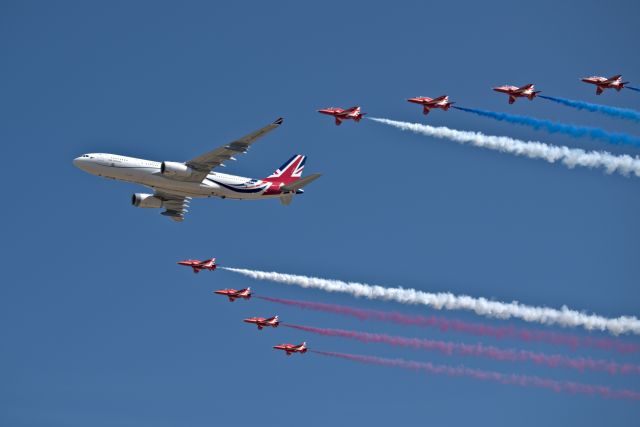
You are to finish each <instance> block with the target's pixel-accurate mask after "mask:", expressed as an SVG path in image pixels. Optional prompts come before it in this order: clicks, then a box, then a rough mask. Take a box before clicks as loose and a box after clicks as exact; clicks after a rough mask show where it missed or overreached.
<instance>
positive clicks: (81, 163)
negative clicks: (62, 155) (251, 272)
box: [73, 155, 89, 170]
mask: <svg viewBox="0 0 640 427" xmlns="http://www.w3.org/2000/svg"><path fill="white" fill-rule="evenodd" d="M88 163H89V162H88V159H87V156H86V155H82V156H80V157H76V158H75V159H73V165H74V166H75V167H77V168H78V169H82V170H86V169H87V166H89V164H88Z"/></svg>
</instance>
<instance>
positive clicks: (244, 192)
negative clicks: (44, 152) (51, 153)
mask: <svg viewBox="0 0 640 427" xmlns="http://www.w3.org/2000/svg"><path fill="white" fill-rule="evenodd" d="M282 121H283V119H282V118H279V119H277V120H276V121H274V122H273V123H271V124H270V125H267V126H265V127H263V128H262V129H259V130H257V131H255V132H253V133H250V134H249V135H246V136H244V137H242V138H240V139H238V140H236V141H233V142H230V143H228V144H225V145H223V146H221V147H219V148H216V149H215V150H212V151H210V152H208V153H205V154H203V155H201V156H198V157H195V158H193V159H191V160H189V161H187V162H184V163H180V162H169V161H164V162H155V161H151V160H144V159H136V158H133V157H126V156H120V155H116V154H108V153H89V154H83V155H82V156H80V157H78V158H76V159H74V160H73V164H74V165H76V166H77V167H78V168H80V169H82V170H84V171H85V172H88V173H91V174H93V175H98V176H102V177H105V178H112V179H116V180H120V181H127V182H133V183H136V184H142V185H144V186H146V187H149V188H151V189H153V190H154V193H153V194H147V193H135V194H133V196H132V197H131V204H132V205H133V206H135V207H138V208H164V209H165V210H164V211H163V212H161V214H162V215H164V216H167V217H169V218H171V219H172V220H174V221H178V222H180V221H183V220H184V216H185V214H186V213H187V208H188V207H189V203H190V201H191V199H192V198H193V197H199V198H205V197H220V198H222V199H225V198H229V199H242V200H247V199H248V200H258V199H272V198H277V199H280V202H281V203H282V204H284V205H288V204H290V203H291V201H292V200H293V197H294V195H297V194H302V193H304V190H303V189H302V188H303V187H305V186H306V185H308V184H310V183H311V182H313V181H315V180H316V179H318V178H319V177H320V174H313V175H309V176H307V177H305V178H302V170H303V168H304V164H305V161H306V156H303V155H301V154H297V155H295V156H293V157H291V158H290V159H289V160H287V161H286V162H285V163H284V164H283V165H282V166H281V167H280V168H278V169H276V171H275V172H274V173H272V174H271V175H269V176H268V177H266V178H262V179H252V178H244V177H241V176H235V175H228V174H224V173H220V172H213V171H212V169H214V168H217V167H223V166H225V165H224V162H225V161H227V160H236V159H235V158H234V157H233V156H234V155H237V154H241V153H246V152H247V150H248V149H249V147H250V146H251V144H253V143H254V142H255V141H256V140H257V139H258V138H260V137H262V136H264V135H266V134H267V133H269V132H271V131H272V130H274V129H276V128H277V127H279V126H280V125H281V124H282Z"/></svg>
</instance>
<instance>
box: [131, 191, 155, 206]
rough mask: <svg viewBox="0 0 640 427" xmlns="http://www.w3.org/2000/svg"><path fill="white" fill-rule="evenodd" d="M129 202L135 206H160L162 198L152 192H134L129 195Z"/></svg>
mask: <svg viewBox="0 0 640 427" xmlns="http://www.w3.org/2000/svg"><path fill="white" fill-rule="evenodd" d="M131 204H132V205H133V206H135V207H137V208H161V207H162V200H161V199H160V198H158V197H156V196H154V195H153V194H146V193H135V194H134V195H133V196H131Z"/></svg>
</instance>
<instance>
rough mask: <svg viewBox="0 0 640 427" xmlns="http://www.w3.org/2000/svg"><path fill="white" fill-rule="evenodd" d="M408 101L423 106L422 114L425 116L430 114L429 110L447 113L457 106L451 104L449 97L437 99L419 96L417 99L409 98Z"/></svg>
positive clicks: (443, 96) (444, 96)
mask: <svg viewBox="0 0 640 427" xmlns="http://www.w3.org/2000/svg"><path fill="white" fill-rule="evenodd" d="M407 101H409V102H413V103H414V104H420V105H422V114H424V115H425V116H426V115H427V114H429V110H430V109H431V108H440V109H442V110H444V111H447V110H448V109H449V107H451V105H453V104H455V102H449V97H448V96H447V95H442V96H439V97H437V98H429V97H427V96H418V97H416V98H409V99H407Z"/></svg>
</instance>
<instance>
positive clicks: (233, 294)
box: [213, 288, 251, 302]
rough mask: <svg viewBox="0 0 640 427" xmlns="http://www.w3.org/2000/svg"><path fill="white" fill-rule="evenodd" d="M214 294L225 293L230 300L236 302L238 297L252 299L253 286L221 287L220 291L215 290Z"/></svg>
mask: <svg viewBox="0 0 640 427" xmlns="http://www.w3.org/2000/svg"><path fill="white" fill-rule="evenodd" d="M213 293H214V294H218V295H225V296H227V297H228V298H229V301H231V302H234V301H235V300H236V299H238V298H242V299H251V288H246V289H240V290H239V291H237V290H235V289H221V290H219V291H213Z"/></svg>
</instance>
